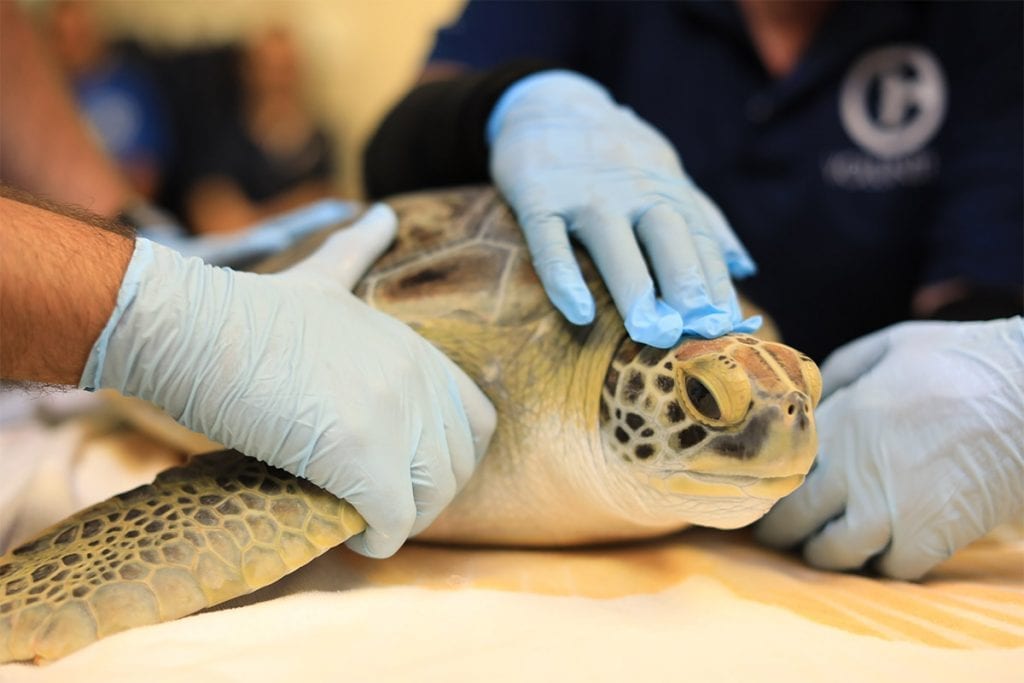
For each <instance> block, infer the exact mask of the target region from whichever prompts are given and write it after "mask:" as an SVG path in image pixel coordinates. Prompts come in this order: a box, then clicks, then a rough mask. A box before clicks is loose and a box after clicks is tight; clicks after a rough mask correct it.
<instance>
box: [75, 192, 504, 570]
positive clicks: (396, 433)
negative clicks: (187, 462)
mask: <svg viewBox="0 0 1024 683" xmlns="http://www.w3.org/2000/svg"><path fill="white" fill-rule="evenodd" d="M395 230H396V218H395V215H394V212H393V211H391V209H389V208H388V207H386V206H379V207H375V208H373V209H371V210H370V211H369V212H368V213H367V214H366V216H365V217H363V218H362V219H361V220H360V221H359V222H357V223H356V224H355V225H354V226H353V227H351V228H349V229H347V230H343V231H341V232H339V233H338V234H336V235H334V236H333V237H331V239H329V240H328V241H327V242H326V243H325V244H324V246H323V247H321V248H320V250H318V251H317V252H316V253H314V254H313V255H312V256H310V257H309V258H308V259H306V260H305V261H303V262H302V263H300V264H298V265H296V266H295V267H293V268H291V269H290V270H288V271H285V272H283V273H278V274H274V275H256V274H253V273H240V272H235V271H232V270H229V269H225V268H216V267H213V266H209V265H206V264H204V263H202V261H200V260H199V259H196V258H184V257H182V256H181V255H180V254H178V253H177V252H174V251H172V250H169V249H166V248H164V247H161V246H159V245H157V244H153V243H151V242H149V241H147V240H145V239H139V240H137V242H136V247H135V253H134V255H133V256H132V259H131V262H130V263H129V265H128V269H127V271H126V273H125V276H124V280H123V282H122V284H121V289H120V292H119V294H118V300H117V306H116V309H115V311H114V313H113V314H112V316H111V318H110V321H109V322H108V323H107V325H106V327H105V328H104V330H103V332H102V334H101V335H100V337H99V339H98V340H97V341H96V344H95V346H94V347H93V349H92V352H91V354H90V356H89V359H88V362H87V364H86V367H85V371H84V372H83V375H82V380H81V383H80V386H82V387H83V388H100V387H109V388H112V389H116V390H118V391H120V392H122V393H124V394H126V395H129V396H138V397H140V398H144V399H146V400H149V401H151V402H153V403H155V404H156V405H158V406H160V407H162V408H163V409H164V410H166V411H167V412H168V413H169V414H170V415H171V416H173V417H174V418H175V419H177V420H178V421H179V422H181V423H182V424H184V425H185V426H186V427H189V428H191V429H194V430H197V431H200V432H202V433H204V434H206V435H208V436H210V437H211V438H213V439H214V440H216V441H219V442H220V443H223V444H225V445H227V446H230V447H233V448H237V449H238V450H240V451H242V452H243V453H246V454H248V455H251V456H254V457H256V458H259V459H260V460H263V461H265V462H267V463H269V464H271V465H274V466H277V467H280V468H283V469H285V470H288V471H290V472H292V473H294V474H297V475H299V476H303V477H306V478H308V479H310V480H311V481H313V482H314V483H316V484H319V485H320V486H323V487H324V488H326V489H327V490H328V491H330V492H331V493H333V494H334V495H336V496H338V497H339V498H344V499H346V500H347V501H348V502H349V503H351V504H352V505H353V506H354V507H355V508H356V510H358V511H359V513H360V514H361V515H362V516H363V518H364V519H365V520H366V523H367V525H368V529H367V531H365V532H364V533H362V534H360V535H358V536H356V537H354V538H353V539H351V540H350V541H349V543H348V544H349V547H351V548H352V549H354V550H356V551H357V552H360V553H363V554H365V555H370V556H373V557H385V556H387V555H390V554H392V553H394V552H395V551H396V550H397V549H398V547H399V546H400V545H401V544H402V543H403V542H404V541H405V540H406V539H407V538H408V537H409V536H410V535H412V534H416V533H418V532H419V531H421V530H423V529H425V528H426V527H427V526H428V525H429V524H430V522H432V521H433V520H434V518H435V517H436V516H437V515H438V514H439V513H440V512H441V510H442V508H443V507H444V506H445V505H447V503H448V502H449V501H450V500H451V499H452V497H453V496H454V495H455V493H456V491H457V490H458V489H460V488H461V487H462V485H463V484H465V483H466V481H467V480H468V479H469V477H470V475H471V473H472V472H473V469H474V467H475V464H476V462H477V460H478V458H479V457H481V456H482V455H483V453H484V451H485V449H486V447H487V443H488V441H489V439H490V436H491V433H492V432H493V429H494V425H495V414H494V408H493V406H492V405H491V404H490V402H489V401H488V400H487V398H486V397H484V395H483V393H482V392H480V390H479V389H478V388H477V387H476V385H474V384H473V382H472V381H471V380H470V379H469V378H468V377H467V376H466V375H464V374H463V373H462V371H461V370H459V369H458V368H457V367H456V366H455V365H454V364H453V363H451V361H449V360H448V359H447V358H446V357H445V356H444V355H443V354H442V353H441V352H440V351H438V350H437V349H436V348H434V347H433V346H431V345H430V344H429V343H428V342H426V341H425V340H424V339H422V338H421V337H419V336H418V335H417V334H416V333H415V332H413V331H412V330H411V329H409V328H408V327H407V326H406V325H404V324H402V323H401V322H399V321H397V320H395V319H393V318H391V317H389V316H387V315H384V314H383V313H381V312H379V311H375V310H373V309H371V308H370V307H369V306H367V305H366V304H364V303H363V302H362V301H360V300H359V299H357V298H356V297H355V296H354V295H353V294H352V293H351V292H350V291H349V290H350V288H351V287H352V286H353V285H354V284H355V282H356V281H357V280H358V278H359V276H360V275H361V274H362V273H363V271H364V270H365V269H366V268H367V267H368V266H369V265H370V264H371V263H372V262H373V261H374V260H375V259H376V258H377V256H379V255H380V253H381V252H383V251H384V249H385V248H386V247H387V246H388V244H390V242H391V241H392V240H393V238H394V235H395Z"/></svg>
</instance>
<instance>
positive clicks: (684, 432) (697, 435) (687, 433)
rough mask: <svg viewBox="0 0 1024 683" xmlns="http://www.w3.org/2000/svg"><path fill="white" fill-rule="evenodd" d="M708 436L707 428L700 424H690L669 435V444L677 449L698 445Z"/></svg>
mask: <svg viewBox="0 0 1024 683" xmlns="http://www.w3.org/2000/svg"><path fill="white" fill-rule="evenodd" d="M705 436H707V430H705V429H704V428H703V427H701V426H700V425H690V426H689V427H687V428H686V429H680V430H679V431H678V432H676V433H675V434H673V435H672V436H671V437H669V440H668V444H669V446H671V447H672V448H674V449H675V450H677V451H681V450H685V449H687V448H691V447H693V446H696V445H697V444H698V443H700V442H701V440H702V439H703V438H704V437H705Z"/></svg>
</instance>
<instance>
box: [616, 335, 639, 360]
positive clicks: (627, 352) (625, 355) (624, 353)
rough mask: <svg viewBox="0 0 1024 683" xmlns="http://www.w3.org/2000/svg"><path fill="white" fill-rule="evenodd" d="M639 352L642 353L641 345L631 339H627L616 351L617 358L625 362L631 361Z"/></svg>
mask: <svg viewBox="0 0 1024 683" xmlns="http://www.w3.org/2000/svg"><path fill="white" fill-rule="evenodd" d="M638 353H640V347H639V346H638V345H637V344H636V343H634V342H633V341H631V340H630V339H626V340H625V341H624V342H623V343H622V346H620V347H619V350H618V351H617V352H616V354H615V360H616V361H617V362H619V363H623V364H625V363H631V362H632V361H633V359H634V358H636V355H637V354H638Z"/></svg>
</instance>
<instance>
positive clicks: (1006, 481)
mask: <svg viewBox="0 0 1024 683" xmlns="http://www.w3.org/2000/svg"><path fill="white" fill-rule="evenodd" d="M821 374H822V378H823V382H824V392H825V399H824V400H823V402H822V403H821V406H820V408H819V409H818V411H817V421H818V434H819V435H820V439H821V447H820V455H819V459H818V463H817V467H816V468H815V469H814V470H813V471H812V472H811V474H810V476H808V478H807V481H806V482H805V483H804V485H803V486H802V487H801V488H799V489H797V490H796V491H795V492H794V493H792V494H791V495H790V496H788V497H787V498H784V499H782V500H781V501H780V502H779V503H778V504H777V505H776V506H775V508H774V509H772V510H771V512H769V513H768V515H767V516H766V517H765V519H764V520H763V521H762V522H761V523H760V524H759V525H758V527H757V530H756V533H757V536H758V538H759V539H761V540H762V541H764V542H766V543H769V544H771V545H774V546H779V547H787V546H792V545H795V544H797V543H800V542H802V541H806V545H804V556H805V557H806V559H807V561H808V562H810V563H811V564H813V565H815V566H818V567H822V568H824V569H855V568H858V567H860V566H862V565H863V564H864V563H865V562H867V561H868V560H872V559H875V560H876V565H877V566H876V568H877V569H878V570H879V571H880V572H881V573H883V574H885V575H888V576H892V577H895V578H901V579H916V578H919V577H921V576H922V575H924V574H925V573H926V572H927V571H928V570H929V569H931V568H932V567H933V566H935V565H936V564H938V563H939V562H941V561H942V560H944V559H946V558H947V557H949V556H950V555H951V554H952V553H953V551H955V550H956V549H957V548H960V547H961V546H964V545H966V544H967V543H970V542H971V541H973V540H975V539H977V538H979V537H980V536H982V535H984V534H985V533H987V532H988V531H990V530H991V529H992V528H993V527H995V526H997V525H998V524H1001V523H1004V522H1019V521H1021V520H1022V519H1024V495H1022V492H1024V319H1021V318H1019V317H1017V318H1011V319H1008V320H998V321H993V322H986V323H943V322H913V323H904V324H901V325H896V326H894V327H890V328H887V329H885V330H882V331H881V332H877V333H875V334H872V335H870V336H868V337H865V338H863V339H860V340H858V341H856V342H853V343H852V344H849V345H847V346H845V347H843V348H841V349H839V350H838V351H836V352H835V353H834V354H833V355H832V356H831V357H830V358H829V359H828V360H827V361H826V362H825V364H824V366H823V367H822V373H821Z"/></svg>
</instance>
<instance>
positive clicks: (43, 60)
mask: <svg viewBox="0 0 1024 683" xmlns="http://www.w3.org/2000/svg"><path fill="white" fill-rule="evenodd" d="M0 84H2V85H0V121H3V125H2V126H0V178H2V179H3V180H4V182H6V183H9V184H12V185H16V186H18V187H22V188H25V189H27V190H29V191H31V192H32V193H33V194H35V195H39V196H44V197H47V198H49V199H52V200H54V201H59V202H61V203H64V204H74V205H77V206H83V207H86V208H88V209H89V210H90V211H93V212H95V213H98V214H101V215H103V216H114V215H115V214H117V212H118V211H119V210H120V209H121V208H122V207H124V205H125V204H127V203H128V200H129V199H130V197H131V194H132V193H131V190H130V188H129V187H128V184H127V182H126V181H125V180H124V178H123V177H122V176H121V174H120V173H119V172H118V171H117V169H116V168H115V167H114V166H113V163H112V162H111V161H110V159H109V158H108V157H107V155H106V154H105V153H104V152H103V150H102V149H100V147H99V146H98V145H97V143H96V142H95V141H94V139H93V138H92V136H91V135H90V133H89V132H88V130H87V128H86V127H85V124H84V123H83V122H82V119H81V117H80V116H79V115H78V112H77V111H76V109H75V105H74V103H73V102H72V100H71V97H70V95H69V93H68V92H67V89H66V88H65V87H64V85H63V84H62V83H61V81H60V77H59V76H58V74H57V72H56V70H55V68H54V67H53V65H52V64H51V63H50V61H49V59H48V56H47V54H46V52H45V50H44V49H43V46H42V45H41V44H40V42H39V39H38V37H37V36H36V35H35V33H34V31H33V29H32V26H31V25H30V23H29V21H28V17H26V16H25V14H24V12H23V11H22V10H21V8H20V7H19V6H18V3H16V2H0ZM5 251H6V249H5Z"/></svg>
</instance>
